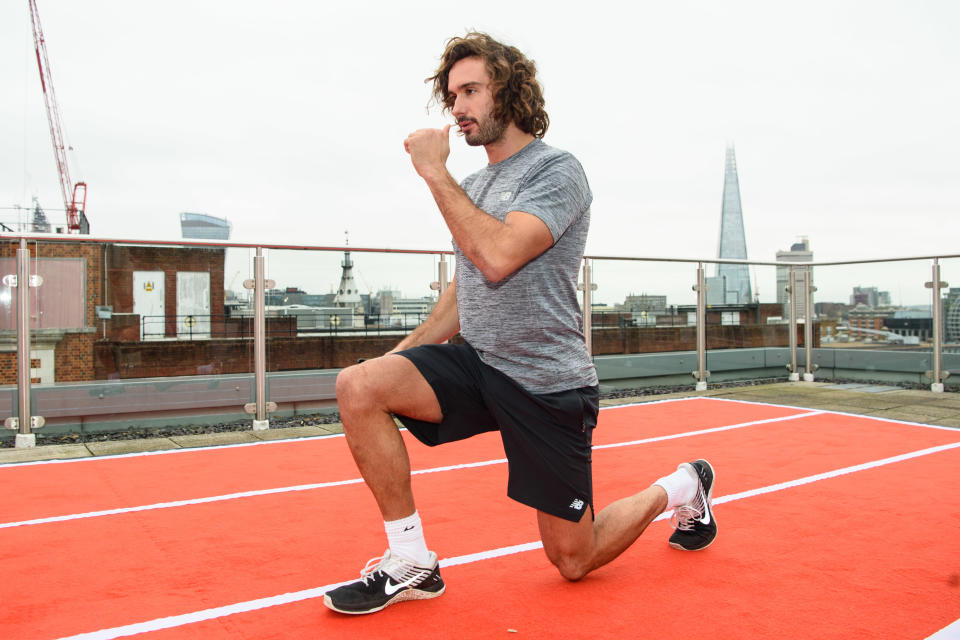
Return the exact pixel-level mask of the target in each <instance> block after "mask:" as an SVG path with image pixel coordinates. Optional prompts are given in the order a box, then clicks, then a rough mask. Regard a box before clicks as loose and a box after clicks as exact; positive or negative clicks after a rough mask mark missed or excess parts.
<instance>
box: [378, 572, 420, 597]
mask: <svg viewBox="0 0 960 640" xmlns="http://www.w3.org/2000/svg"><path fill="white" fill-rule="evenodd" d="M419 577H420V576H414V577H412V578H410V579H409V580H405V581H403V582H401V583H399V584H393V583H392V582H390V578H389V577H388V578H387V582H386V583H385V584H384V585H383V592H384V593H385V594H387V595H388V596H392V595H393V594H395V593H396V592H397V591H399V590H400V589H403V588H404V587H409V586H410V585H411V584H413V581H414V580H416V579H417V578H419Z"/></svg>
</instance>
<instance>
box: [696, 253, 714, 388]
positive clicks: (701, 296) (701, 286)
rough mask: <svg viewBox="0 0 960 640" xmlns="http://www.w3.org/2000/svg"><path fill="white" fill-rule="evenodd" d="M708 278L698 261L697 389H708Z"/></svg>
mask: <svg viewBox="0 0 960 640" xmlns="http://www.w3.org/2000/svg"><path fill="white" fill-rule="evenodd" d="M706 282H707V279H706V276H705V275H704V270H703V263H702V262H698V263H697V284H695V285H694V286H693V290H694V291H696V292H697V370H696V371H694V372H693V377H694V378H696V379H697V384H696V390H697V391H706V389H707V378H709V377H710V372H709V371H707V285H706Z"/></svg>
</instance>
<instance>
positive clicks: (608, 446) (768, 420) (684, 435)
mask: <svg viewBox="0 0 960 640" xmlns="http://www.w3.org/2000/svg"><path fill="white" fill-rule="evenodd" d="M824 413H825V412H824V411H810V412H807V413H798V414H795V415H792V416H781V417H779V418H765V419H763V420H751V421H750V422H740V423H737V424H728V425H726V426H723V427H711V428H709V429H700V430H699V431H686V432H684V433H675V434H673V435H669V436H654V437H653V438H644V439H642V440H630V441H628V442H615V443H613V444H600V445H594V447H593V448H594V449H612V448H614V447H626V446H630V445H634V444H647V443H648V442H661V441H663V440H673V439H675V438H688V437H690V436H701V435H704V434H706V433H717V432H719V431H729V430H731V429H742V428H743V427H752V426H755V425H758V424H769V423H771V422H784V421H786V420H796V419H797V418H809V417H811V416H819V415H823V414H824Z"/></svg>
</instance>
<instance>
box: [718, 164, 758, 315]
mask: <svg viewBox="0 0 960 640" xmlns="http://www.w3.org/2000/svg"><path fill="white" fill-rule="evenodd" d="M717 257H718V258H727V259H732V260H746V259H747V238H746V233H745V232H744V229H743V210H742V209H741V208H740V181H739V179H738V178H737V158H736V155H735V154H734V150H733V145H729V146H728V147H727V161H726V167H725V169H724V173H723V208H722V210H721V220H720V247H719V250H718V252H717ZM710 284H712V285H713V286H711V287H710V288H711V289H713V291H709V292H708V301H710V302H711V304H749V303H751V302H753V291H752V288H751V286H750V270H749V268H748V265H745V264H719V265H717V272H716V280H714V281H713V282H712V283H710ZM716 289H719V291H717V290H716Z"/></svg>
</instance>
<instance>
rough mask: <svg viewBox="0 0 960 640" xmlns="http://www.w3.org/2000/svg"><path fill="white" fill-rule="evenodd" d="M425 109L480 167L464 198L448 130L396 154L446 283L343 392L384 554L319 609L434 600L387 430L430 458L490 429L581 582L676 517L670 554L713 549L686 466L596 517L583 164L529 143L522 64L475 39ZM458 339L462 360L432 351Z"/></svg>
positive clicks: (431, 575) (705, 508) (537, 96)
mask: <svg viewBox="0 0 960 640" xmlns="http://www.w3.org/2000/svg"><path fill="white" fill-rule="evenodd" d="M428 81H432V82H433V89H434V97H435V98H436V99H437V100H438V102H440V103H441V104H443V106H444V109H445V110H447V111H450V113H451V114H452V115H453V117H454V118H455V119H456V121H457V124H458V126H459V127H460V132H461V133H462V134H463V136H464V137H465V138H466V141H467V144H470V145H474V146H483V147H484V149H485V150H486V152H487V158H488V160H489V164H488V165H487V166H486V167H485V168H483V169H481V170H480V171H478V172H477V173H474V174H473V175H471V176H469V177H468V178H467V179H466V180H464V181H463V183H462V186H461V185H458V184H457V183H456V181H455V180H454V179H453V178H452V177H451V176H450V174H449V172H448V171H447V169H446V166H445V165H446V160H447V156H448V155H449V151H450V147H449V139H448V138H449V129H450V125H447V126H446V127H444V128H443V129H423V130H420V131H416V132H414V133H412V134H410V136H409V137H408V138H407V139H406V140H405V141H404V148H405V149H406V150H407V152H408V153H409V154H410V159H411V161H412V163H413V167H414V169H415V170H416V171H417V173H418V174H419V175H420V177H421V178H422V179H423V180H424V182H425V183H426V184H427V186H428V187H429V189H430V191H431V193H432V194H433V197H434V199H435V201H436V203H437V206H438V208H439V209H440V213H441V214H442V215H443V219H444V221H445V223H446V225H447V227H448V228H449V230H450V232H451V234H452V235H453V241H454V248H455V250H456V258H457V260H456V274H455V277H454V279H453V283H452V284H451V286H450V287H449V288H448V289H447V290H446V291H445V292H444V294H443V295H442V296H441V297H440V299H439V301H438V302H437V306H436V308H435V309H434V311H433V313H432V314H431V315H430V316H429V317H428V318H427V320H426V321H425V322H424V323H423V324H422V325H421V326H420V327H418V328H417V329H416V330H415V331H414V332H413V333H411V334H410V335H409V336H407V337H406V338H405V339H403V340H402V341H401V342H400V343H399V344H398V345H397V347H396V348H395V349H394V350H393V351H391V352H390V353H388V354H386V355H385V356H383V357H381V358H376V359H373V360H368V361H366V362H363V363H362V364H359V365H356V366H353V367H349V368H348V369H345V370H344V371H342V372H341V373H340V375H339V376H338V378H337V399H338V404H339V408H340V415H341V418H342V420H343V429H344V433H345V434H346V437H347V442H348V443H349V446H350V450H351V452H352V454H353V457H354V459H355V461H356V463H357V466H358V468H359V469H360V473H361V475H363V478H364V480H365V481H366V483H367V486H368V487H369V488H370V490H371V492H372V493H373V495H374V498H375V499H376V501H377V504H378V506H379V507H380V511H381V514H382V515H383V519H384V523H385V529H386V532H387V538H388V542H389V549H388V550H387V551H386V553H385V554H384V555H383V557H381V558H376V559H374V560H371V561H370V563H368V566H367V567H366V568H365V569H364V570H363V572H362V573H361V579H360V580H359V581H357V582H354V583H351V584H348V585H345V586H342V587H339V588H337V589H334V590H332V591H330V592H329V593H327V594H326V595H325V596H324V602H325V604H326V605H327V606H328V607H330V608H331V609H334V610H335V611H339V612H342V613H351V614H361V613H371V612H374V611H379V610H380V609H383V608H384V607H386V606H388V605H390V604H393V603H395V602H398V601H402V600H413V599H424V598H433V597H436V596H439V595H440V594H441V593H443V591H444V583H443V580H442V578H441V577H440V572H439V565H438V562H437V555H436V554H435V553H434V552H432V551H429V550H428V548H427V546H426V542H425V538H424V533H423V529H422V526H421V522H420V517H419V514H418V513H417V511H416V507H415V504H414V500H413V494H412V492H411V488H410V462H409V459H408V457H407V451H406V448H405V446H404V444H403V440H402V438H401V435H400V433H399V431H398V429H397V427H396V424H395V423H394V421H393V417H394V416H396V417H397V418H398V419H399V420H400V421H401V422H402V423H403V424H404V426H406V427H407V429H408V430H409V431H410V432H411V433H412V434H413V435H415V436H416V437H417V438H418V439H419V440H420V441H422V442H424V443H425V444H427V445H431V446H433V445H437V444H442V443H444V442H450V441H454V440H460V439H463V438H468V437H470V436H472V435H475V434H478V433H481V432H486V431H494V430H499V431H500V434H501V438H502V440H503V445H504V450H505V452H506V455H507V459H508V468H509V481H508V486H507V494H508V496H509V497H511V498H513V499H514V500H517V501H519V502H521V503H523V504H525V505H528V506H530V507H532V508H533V509H535V510H536V514H537V522H538V525H539V529H540V534H541V538H542V540H543V548H544V551H545V552H546V554H547V557H548V558H549V560H550V561H551V562H552V563H553V564H554V565H555V566H556V567H557V569H558V570H559V571H560V574H561V575H562V576H563V577H565V578H567V579H569V580H578V579H580V578H582V577H583V576H584V575H586V574H587V573H588V572H589V571H592V570H593V569H596V568H597V567H599V566H601V565H603V564H606V563H607V562H609V561H611V560H613V559H614V558H615V557H617V556H618V555H619V554H620V553H621V552H623V551H624V550H625V549H626V548H627V547H628V546H629V545H630V544H632V543H633V541H634V540H636V539H637V537H638V536H639V535H640V534H641V533H642V532H643V530H644V529H645V528H646V526H647V525H648V524H649V523H650V522H651V521H653V519H654V518H655V517H657V516H658V515H659V514H661V513H663V512H664V511H665V510H667V509H675V519H676V520H677V521H678V526H677V529H676V531H675V532H674V533H673V535H672V536H671V538H670V545H671V546H674V547H676V548H679V549H685V550H697V549H702V548H705V547H706V546H707V545H709V544H710V543H711V542H712V541H713V539H714V537H715V536H716V522H715V521H714V520H713V515H712V513H711V509H710V496H711V493H712V489H713V479H714V473H713V469H712V467H711V466H710V464H709V463H707V462H706V461H705V460H697V461H695V462H693V463H684V464H681V465H680V466H679V467H678V469H677V470H676V471H675V472H673V473H672V474H670V475H668V476H665V477H663V478H660V479H659V480H657V481H656V483H654V484H653V485H652V486H651V487H649V488H647V489H645V490H643V491H641V492H639V493H637V494H635V495H633V496H630V497H628V498H624V499H621V500H619V501H617V502H614V503H613V504H611V505H609V506H607V507H606V508H605V509H603V510H602V511H600V512H599V513H597V514H596V518H594V509H593V490H592V478H591V438H592V432H593V428H594V426H595V425H596V421H597V413H598V387H597V375H596V371H595V369H594V366H593V362H592V359H591V357H590V354H589V353H587V349H586V345H585V342H584V338H583V334H582V333H581V330H580V320H581V318H580V310H579V306H578V302H577V297H576V284H577V274H578V269H579V265H580V262H581V261H582V258H583V251H584V245H585V242H586V236H587V229H588V226H589V223H590V203H591V200H592V194H591V192H590V187H589V185H588V184H587V179H586V176H585V175H584V173H583V169H582V168H581V166H580V164H579V163H578V162H577V160H576V159H575V158H574V157H573V156H572V155H570V154H569V153H566V152H564V151H559V150H557V149H553V148H551V147H549V146H547V145H546V144H544V143H543V141H542V140H541V138H542V137H543V135H544V133H545V132H546V130H547V126H548V123H549V119H548V117H547V114H546V112H545V111H544V108H543V106H544V101H543V95H542V92H541V89H540V86H539V84H538V83H537V80H536V68H535V66H534V64H533V62H532V61H530V60H528V59H527V58H526V57H524V55H523V54H522V53H521V52H520V51H518V50H517V49H515V48H513V47H507V46H504V45H503V44H501V43H499V42H497V41H495V40H493V39H492V38H490V37H489V36H487V35H485V34H480V33H470V34H467V36H466V37H464V38H453V39H451V40H450V41H449V42H448V43H447V48H446V51H445V52H444V54H443V57H442V59H441V64H440V68H439V69H438V71H437V73H436V75H434V76H433V77H432V78H430V79H429V80H428ZM458 332H459V333H460V334H461V335H462V336H463V338H464V339H465V340H466V344H462V345H455V344H441V343H444V342H445V341H446V340H447V339H448V338H450V337H451V336H453V335H455V334H456V333H458Z"/></svg>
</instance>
